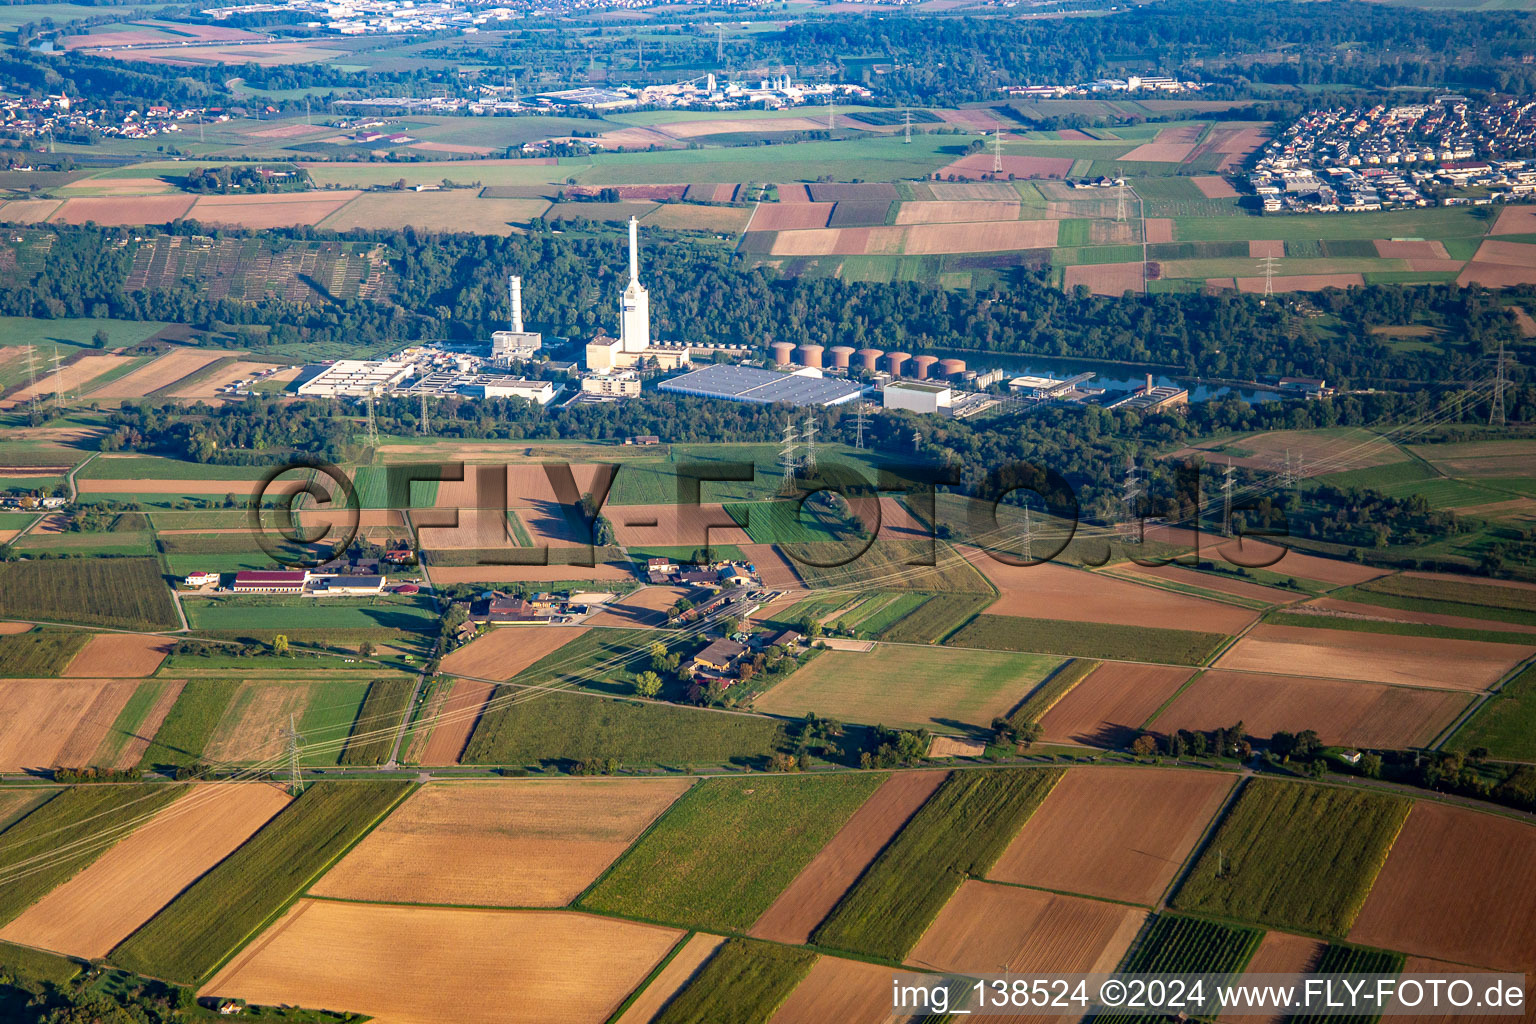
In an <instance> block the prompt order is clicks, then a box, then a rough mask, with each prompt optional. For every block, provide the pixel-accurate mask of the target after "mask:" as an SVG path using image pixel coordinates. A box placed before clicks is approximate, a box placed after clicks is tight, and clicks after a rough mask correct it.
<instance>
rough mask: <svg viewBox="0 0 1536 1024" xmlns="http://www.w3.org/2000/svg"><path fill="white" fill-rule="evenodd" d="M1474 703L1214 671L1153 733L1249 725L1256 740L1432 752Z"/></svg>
mask: <svg viewBox="0 0 1536 1024" xmlns="http://www.w3.org/2000/svg"><path fill="white" fill-rule="evenodd" d="M1349 635H1351V636H1353V635H1355V634H1349ZM1469 699H1470V698H1469V697H1468V696H1467V695H1466V694H1465V693H1462V692H1453V691H1448V690H1431V689H1427V688H1424V687H1411V686H1386V685H1384V684H1381V683H1369V682H1362V681H1359V680H1353V679H1350V680H1343V679H1318V678H1313V677H1310V676H1292V675H1264V674H1258V673H1250V672H1224V671H1221V670H1213V671H1210V672H1206V673H1205V674H1204V675H1202V676H1201V677H1200V678H1199V679H1196V680H1195V681H1194V682H1193V683H1191V684H1190V685H1189V688H1188V689H1187V690H1185V691H1184V692H1183V693H1181V694H1179V696H1178V698H1177V699H1175V700H1174V702H1173V703H1172V704H1171V705H1169V707H1168V710H1166V711H1164V712H1163V713H1162V714H1161V715H1159V716H1158V717H1157V720H1156V721H1155V722H1153V728H1154V729H1155V730H1156V731H1157V732H1160V733H1165V734H1166V733H1171V732H1174V731H1176V730H1178V729H1189V730H1191V731H1194V730H1203V731H1206V732H1209V731H1211V730H1213V729H1224V728H1227V727H1228V726H1231V725H1233V724H1234V723H1236V722H1242V723H1243V727H1244V728H1245V729H1246V730H1247V732H1248V735H1250V736H1252V737H1254V738H1255V739H1268V738H1269V737H1270V736H1273V735H1274V734H1275V733H1277V732H1292V733H1295V732H1301V731H1302V730H1303V729H1312V730H1315V731H1316V732H1317V734H1318V737H1319V738H1320V739H1321V740H1322V741H1323V743H1325V744H1328V745H1329V746H1345V745H1347V746H1356V747H1379V748H1387V749H1401V748H1405V747H1421V746H1427V745H1428V744H1429V742H1430V741H1431V740H1433V739H1434V738H1435V737H1436V736H1438V735H1440V733H1441V731H1442V730H1444V729H1445V727H1446V726H1448V725H1450V724H1451V722H1453V721H1454V720H1455V719H1456V716H1457V715H1459V714H1460V713H1461V712H1462V711H1463V710H1464V709H1465V708H1466V706H1467V704H1468V702H1469Z"/></svg>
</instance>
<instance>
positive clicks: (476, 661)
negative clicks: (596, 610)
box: [442, 626, 587, 680]
mask: <svg viewBox="0 0 1536 1024" xmlns="http://www.w3.org/2000/svg"><path fill="white" fill-rule="evenodd" d="M586 631H587V627H585V626H492V627H491V628H490V630H489V632H487V633H486V634H485V635H484V636H482V637H480V638H479V639H477V640H472V641H470V642H469V643H468V644H466V645H465V646H463V647H460V648H459V649H458V650H456V651H454V652H453V653H452V654H450V655H448V656H447V657H446V658H444V659H443V662H442V671H443V673H444V674H445V675H450V676H455V675H463V676H476V677H478V678H481V679H503V680H505V679H511V678H512V677H513V676H515V675H517V674H518V673H519V672H521V671H522V670H523V669H525V668H527V667H528V666H529V665H532V664H533V663H534V662H536V661H538V660H539V659H540V658H542V657H544V656H545V655H546V654H550V653H551V652H553V651H557V650H559V649H560V648H562V647H564V646H565V645H566V644H568V643H570V642H571V641H572V640H575V639H576V638H577V637H579V636H581V634H583V633H585V632H586Z"/></svg>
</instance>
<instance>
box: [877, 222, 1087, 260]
mask: <svg viewBox="0 0 1536 1024" xmlns="http://www.w3.org/2000/svg"><path fill="white" fill-rule="evenodd" d="M1059 226H1060V225H1059V224H1058V222H1056V221H1054V220H997V221H991V222H988V223H983V224H914V225H912V226H911V227H909V228H907V229H906V244H905V246H904V248H903V251H904V252H907V253H909V254H914V255H926V254H933V253H962V252H1001V251H1004V250H1009V249H1044V248H1049V247H1050V246H1053V245H1055V244H1056V231H1057V228H1058V227H1059Z"/></svg>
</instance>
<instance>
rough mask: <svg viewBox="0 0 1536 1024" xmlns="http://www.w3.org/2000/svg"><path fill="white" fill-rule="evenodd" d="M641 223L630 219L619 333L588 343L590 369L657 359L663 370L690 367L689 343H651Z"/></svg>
mask: <svg viewBox="0 0 1536 1024" xmlns="http://www.w3.org/2000/svg"><path fill="white" fill-rule="evenodd" d="M639 230H640V222H639V221H637V220H636V219H635V218H633V217H631V218H629V284H628V285H627V286H626V287H625V288H624V294H623V295H622V296H620V298H619V336H618V337H617V338H610V337H608V336H606V335H599V336H598V337H596V338H594V339H592V340H591V341H590V342H588V343H587V369H588V370H590V371H591V372H593V373H612V372H613V371H615V370H627V369H632V368H633V367H636V366H639V365H640V364H641V363H643V362H645V361H647V360H655V362H656V363H657V365H659V366H660V367H661V368H662V369H676V368H677V367H679V366H689V365H691V364H692V360H691V359H690V357H689V352H688V346H687V345H667V344H660V345H652V344H651V296H650V293H649V292H648V291H646V289H645V286H644V285H642V284H641V283H640V239H639Z"/></svg>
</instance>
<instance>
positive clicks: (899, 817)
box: [749, 771, 949, 945]
mask: <svg viewBox="0 0 1536 1024" xmlns="http://www.w3.org/2000/svg"><path fill="white" fill-rule="evenodd" d="M948 776H949V773H948V772H943V771H925V772H897V773H896V774H894V775H892V776H891V777H890V778H888V779H886V780H885V781H884V782H883V783H881V784H880V788H879V789H877V790H875V792H874V793H873V794H871V795H870V797H869V799H867V800H865V801H864V803H863V804H862V805H861V806H860V807H859V809H858V810H857V811H855V812H854V813H853V817H851V818H849V819H848V821H847V823H846V824H845V825H843V827H842V828H841V829H839V830H838V833H837V835H835V836H833V837H832V840H831V841H830V842H829V843H827V845H826V846H824V847H822V848H821V852H820V853H818V854H817V855H816V856H815V858H814V859H812V861H811V862H810V863H809V864H807V865H806V866H805V868H804V869H803V870H802V871H801V872H800V874H798V875H797V876H795V880H794V881H793V882H791V883H790V884H789V887H788V888H786V889H785V890H784V891H783V892H782V893H780V894H779V897H778V899H776V900H774V902H773V905H772V906H770V907H769V908H768V909H767V910H765V911H763V915H762V916H761V917H759V918H758V919H757V921H756V922H755V923H754V924H753V925H752V930H751V932H750V933H749V934H751V935H753V936H755V937H757V938H760V939H771V940H773V941H774V942H787V943H792V944H796V945H799V944H803V943H806V942H809V941H810V937H811V932H813V931H815V930H816V926H817V925H819V924H821V922H822V920H823V919H825V918H826V916H827V915H828V914H829V913H831V912H832V908H833V907H834V906H836V905H837V901H838V900H840V899H842V898H843V894H844V893H846V892H847V891H848V890H849V889H850V888H851V887H852V886H853V883H854V882H856V881H858V879H859V876H860V875H862V874H863V873H864V871H865V869H866V868H868V867H869V865H870V864H871V862H873V861H874V859H875V856H876V855H877V854H879V852H880V851H881V850H883V849H884V848H885V846H886V844H887V843H889V842H890V841H891V840H892V839H893V838H894V837H895V835H896V833H897V832H900V831H901V828H902V826H903V825H905V824H906V823H907V820H908V819H909V818H911V817H912V815H913V814H915V813H917V809H918V808H919V807H921V806H922V805H923V803H924V801H926V800H927V799H928V798H929V797H930V796H932V795H933V791H934V790H935V789H938V788H939V784H940V783H942V782H943V781H944V780H945V778H947V777H948Z"/></svg>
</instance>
